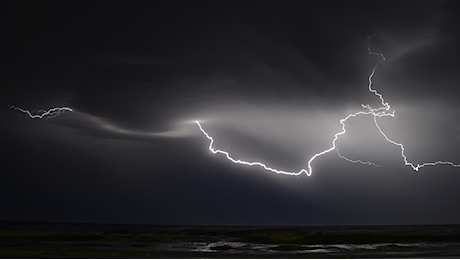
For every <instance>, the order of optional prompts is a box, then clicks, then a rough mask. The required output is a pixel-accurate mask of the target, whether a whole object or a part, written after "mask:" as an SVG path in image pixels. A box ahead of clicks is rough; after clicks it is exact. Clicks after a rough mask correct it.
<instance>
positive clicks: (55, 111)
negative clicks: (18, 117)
mask: <svg viewBox="0 0 460 260" xmlns="http://www.w3.org/2000/svg"><path fill="white" fill-rule="evenodd" d="M8 107H9V108H12V109H15V110H18V111H21V112H22V113H25V114H27V115H28V116H29V117H30V118H34V119H35V118H39V119H43V118H45V119H48V118H53V117H56V116H58V115H60V114H62V113H64V112H66V111H68V112H72V108H69V107H55V108H51V109H49V110H38V111H37V113H35V114H32V113H31V112H30V111H29V110H26V109H22V108H20V107H17V106H13V105H8Z"/></svg>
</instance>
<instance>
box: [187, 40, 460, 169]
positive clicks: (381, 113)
mask: <svg viewBox="0 0 460 260" xmlns="http://www.w3.org/2000/svg"><path fill="white" fill-rule="evenodd" d="M372 36H373V35H370V36H369V37H367V43H368V53H369V55H377V56H380V58H381V59H380V60H379V61H378V62H377V63H376V64H375V65H374V68H373V69H372V72H371V73H370V74H369V77H368V89H369V91H370V92H372V93H374V95H376V96H377V97H379V99H380V101H381V103H382V106H381V107H379V108H372V107H371V106H370V105H364V104H362V105H361V106H362V107H363V108H364V109H367V111H359V112H356V113H353V114H349V115H348V116H346V117H345V118H343V119H340V121H339V123H340V124H341V125H342V131H341V132H338V133H336V134H335V135H334V139H333V140H332V147H330V148H328V149H326V150H324V151H322V152H319V153H317V154H315V155H313V157H311V158H310V160H309V161H308V170H307V169H301V170H300V171H298V172H287V171H282V170H277V169H274V168H271V167H268V166H267V165H265V164H263V163H261V162H247V161H243V160H239V159H234V158H233V157H231V156H230V154H229V153H228V152H225V151H222V150H216V149H214V148H213V144H214V139H213V138H212V137H211V136H210V135H209V134H208V133H207V132H206V131H205V130H204V129H203V127H202V126H201V124H200V123H199V122H198V121H196V124H197V125H198V127H199V128H200V130H201V132H202V133H203V134H204V135H205V136H206V138H208V139H209V140H210V143H209V150H210V151H211V152H212V153H214V154H217V153H219V154H223V155H225V156H226V157H227V159H228V160H230V161H232V162H233V163H237V164H244V165H248V166H260V167H262V168H264V169H265V170H267V171H271V172H275V173H278V174H287V175H300V174H302V173H305V174H307V175H308V176H310V175H311V174H312V173H313V169H312V166H311V163H312V162H313V160H315V159H316V158H317V157H319V156H321V155H324V154H326V153H329V152H331V151H333V150H336V152H337V155H338V156H339V157H340V158H342V159H344V160H346V161H348V162H352V163H360V164H365V165H371V166H376V167H381V166H380V165H377V164H374V163H372V162H368V161H367V162H365V161H362V160H352V159H348V158H346V157H344V156H342V155H341V154H340V153H339V149H338V148H337V147H336V141H337V139H338V138H339V136H341V135H344V134H345V133H346V129H345V122H346V121H347V120H348V119H349V118H351V117H356V116H358V115H372V116H373V118H374V124H375V126H376V127H377V129H378V130H379V132H380V134H382V136H383V137H384V138H385V140H386V141H388V142H390V143H392V144H394V145H397V146H399V147H400V148H401V156H402V157H403V159H404V164H405V165H406V166H411V167H412V169H414V170H415V171H418V170H419V169H420V168H422V167H424V166H435V165H438V164H445V165H450V166H453V167H460V165H457V164H454V163H452V162H448V161H437V162H427V163H422V164H417V165H415V164H413V163H411V162H408V160H407V157H406V155H405V153H404V151H405V149H404V145H403V144H402V143H398V142H395V141H393V140H391V139H390V138H388V137H387V135H386V134H385V133H384V132H383V130H382V129H381V128H380V126H379V124H378V122H377V117H387V116H391V117H394V116H395V114H394V113H395V111H393V112H386V111H389V110H390V105H389V104H388V103H387V102H385V99H384V98H383V95H382V94H380V93H378V92H377V90H375V89H373V88H372V78H373V77H374V74H375V71H376V69H377V66H378V65H379V64H380V63H381V62H383V61H385V56H384V55H383V54H382V53H377V52H372V51H371V44H370V38H371V37H372Z"/></svg>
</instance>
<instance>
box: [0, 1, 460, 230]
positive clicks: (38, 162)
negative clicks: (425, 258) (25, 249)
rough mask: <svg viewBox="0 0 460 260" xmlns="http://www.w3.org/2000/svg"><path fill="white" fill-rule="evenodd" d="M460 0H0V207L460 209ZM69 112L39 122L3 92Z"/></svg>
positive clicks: (169, 211)
mask: <svg viewBox="0 0 460 260" xmlns="http://www.w3.org/2000/svg"><path fill="white" fill-rule="evenodd" d="M459 3H460V2H459V1H435V0H432V1H428V0H425V1H415V0H410V1H409V0H406V1H401V0H398V1H389V0H385V1H277V2H275V1H258V2H255V1H245V2H235V1H210V2H203V1H184V2H182V1H151V2H134V3H133V1H126V2H120V1H106V2H102V1H99V2H96V3H86V2H85V4H83V3H81V2H80V1H74V2H71V1H56V2H52V1H31V2H24V1H2V6H1V10H2V11H1V12H2V14H1V16H2V18H3V23H2V32H1V33H2V45H3V48H2V51H3V55H2V59H1V60H2V62H3V66H2V67H3V70H2V77H1V86H2V88H1V90H0V91H1V92H0V107H1V108H0V113H1V117H2V121H3V123H2V130H3V131H2V132H3V134H2V135H1V144H2V145H1V149H2V173H1V174H0V198H1V200H0V208H1V211H0V220H37V221H71V222H107V223H149V224H200V225H207V224H210V225H360V224H377V225H383V224H447V223H456V224H460V222H459V220H460V207H458V198H459V197H460V189H459V188H458V187H459V185H460V168H455V167H451V166H446V165H438V166H435V167H431V166H427V167H424V168H422V169H420V170H419V171H418V172H417V171H414V170H412V169H411V167H409V166H405V165H404V161H403V158H402V157H401V150H400V148H399V147H398V146H396V145H393V144H391V143H389V142H387V141H385V139H384V138H383V136H382V135H381V134H380V133H379V132H378V130H377V128H376V126H375V125H374V122H373V117H372V116H360V117H356V118H352V119H350V120H348V121H347V122H346V123H347V134H346V135H343V136H341V137H340V138H339V139H338V141H337V146H338V147H339V148H340V153H341V154H342V155H344V156H346V157H348V158H352V159H361V160H365V161H372V162H374V163H376V164H380V165H382V166H383V167H380V168H378V167H373V166H367V165H361V164H353V163H350V162H347V161H345V160H343V159H340V158H339V157H338V155H337V153H336V152H335V151H332V152H330V153H327V154H325V155H323V156H321V157H318V158H316V159H315V160H314V161H313V163H312V167H313V174H312V175H311V176H307V175H306V174H302V175H300V176H288V175H282V174H276V173H272V172H268V171H265V170H263V169H262V168H260V167H249V166H244V165H237V164H233V163H232V162H230V161H228V160H227V159H226V158H225V157H224V156H223V155H214V154H212V153H211V152H210V151H209V150H208V146H209V140H208V139H206V137H205V136H204V135H203V134H202V133H201V132H200V130H199V129H198V127H197V125H196V124H195V123H194V121H196V120H198V121H200V122H201V124H202V126H203V128H204V129H205V130H206V131H207V132H208V133H209V134H210V135H211V136H213V137H214V139H215V143H214V147H215V148H217V149H221V150H225V151H228V152H229V153H230V154H231V155H232V156H233V157H234V158H236V159H242V160H246V161H260V162H263V163H265V164H267V165H268V166H270V167H273V168H276V169H280V170H285V171H293V172H297V171H299V170H300V169H302V168H306V167H307V163H308V160H309V159H310V158H311V157H312V156H313V155H314V154H316V153H318V152H321V151H323V150H325V149H328V148H329V147H331V145H332V143H331V142H332V139H333V138H334V134H335V133H337V132H340V131H341V125H340V123H339V120H340V119H341V118H344V117H346V116H347V115H348V114H350V113H355V112H358V111H363V108H362V107H361V104H369V105H371V106H373V107H378V106H379V105H380V100H379V99H378V97H376V96H375V95H374V94H372V93H371V92H369V91H368V85H367V84H368V77H369V74H370V73H371V71H372V68H373V67H374V65H375V64H376V63H377V62H378V61H379V56H378V55H369V53H368V49H367V48H368V43H367V37H368V36H370V35H372V34H374V33H375V35H374V36H373V37H372V38H371V40H370V42H371V49H372V51H374V52H380V53H383V54H384V55H385V57H386V60H385V61H384V62H382V63H380V64H379V65H378V67H377V70H376V73H375V76H374V77H373V82H374V84H373V87H374V88H375V89H377V90H378V91H379V93H381V94H382V95H383V96H384V98H385V100H386V101H387V102H389V104H390V105H391V111H393V110H394V111H396V112H395V117H384V118H380V119H379V124H380V126H381V128H382V130H383V131H384V132H385V133H386V135H387V136H388V137H389V138H391V139H392V140H395V141H397V142H402V143H403V144H404V147H405V154H406V156H407V159H408V160H409V161H410V162H413V163H414V164H417V163H423V162H433V161H438V160H444V161H452V162H454V163H456V164H460V102H459V101H458V100H459V96H460V90H459V89H460V74H459V71H460V47H459V46H460V19H459V17H460V4H459ZM9 104H11V105H15V106H19V107H22V108H24V109H29V110H31V111H32V110H34V111H37V110H39V109H49V108H53V107H61V106H67V107H71V108H72V109H73V112H67V113H64V114H62V115H60V116H58V117H55V118H50V119H47V120H42V119H31V118H29V117H28V116H27V115H26V114H23V113H21V112H19V111H16V110H13V109H10V108H9V107H8V105H9Z"/></svg>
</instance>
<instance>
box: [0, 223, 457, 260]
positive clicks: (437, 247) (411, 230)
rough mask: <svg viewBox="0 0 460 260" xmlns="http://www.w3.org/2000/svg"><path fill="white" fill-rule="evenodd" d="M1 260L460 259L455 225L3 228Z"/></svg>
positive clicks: (59, 225)
mask: <svg viewBox="0 0 460 260" xmlns="http://www.w3.org/2000/svg"><path fill="white" fill-rule="evenodd" d="M0 257H1V258H29V257H31V258H55V257H56V258H348V257H352V258H393V257H395V258H406V257H408V258H459V257H460V225H445V226H357V227H208V226H151V225H115V224H64V223H34V222H0Z"/></svg>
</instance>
